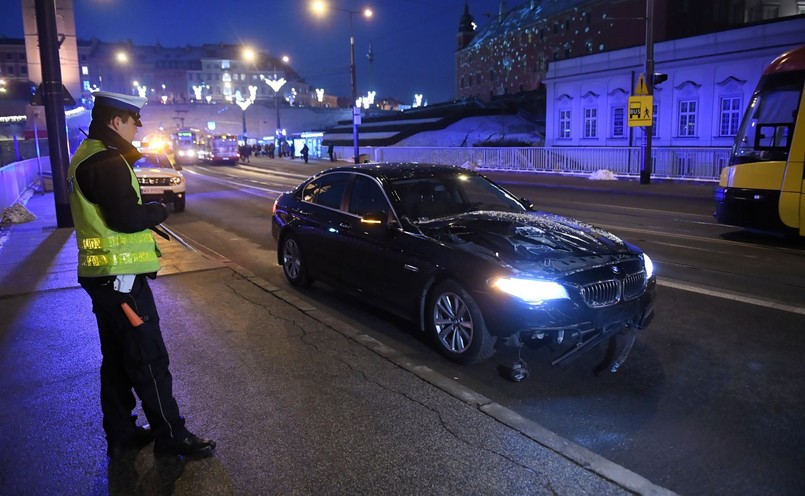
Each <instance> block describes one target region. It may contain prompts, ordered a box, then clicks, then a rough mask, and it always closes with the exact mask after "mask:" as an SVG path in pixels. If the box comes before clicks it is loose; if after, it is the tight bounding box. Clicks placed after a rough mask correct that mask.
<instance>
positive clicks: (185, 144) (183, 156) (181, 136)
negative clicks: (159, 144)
mask: <svg viewBox="0 0 805 496" xmlns="http://www.w3.org/2000/svg"><path fill="white" fill-rule="evenodd" d="M199 134H200V132H199V130H198V129H193V128H190V127H183V128H180V129H177V130H176V132H175V133H173V135H171V138H172V141H173V161H174V162H176V163H177V164H181V165H188V164H195V163H196V156H197V153H198V149H197V147H198V137H199Z"/></svg>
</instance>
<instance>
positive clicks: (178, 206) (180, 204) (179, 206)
mask: <svg viewBox="0 0 805 496" xmlns="http://www.w3.org/2000/svg"><path fill="white" fill-rule="evenodd" d="M184 202H185V199H184V197H181V198H177V199H176V200H174V201H173V211H174V212H184Z"/></svg>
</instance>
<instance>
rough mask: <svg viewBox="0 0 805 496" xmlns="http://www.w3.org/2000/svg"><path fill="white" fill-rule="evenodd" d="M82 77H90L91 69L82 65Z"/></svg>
mask: <svg viewBox="0 0 805 496" xmlns="http://www.w3.org/2000/svg"><path fill="white" fill-rule="evenodd" d="M81 75H82V76H89V67H87V66H85V65H82V66H81Z"/></svg>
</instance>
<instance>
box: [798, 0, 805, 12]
mask: <svg viewBox="0 0 805 496" xmlns="http://www.w3.org/2000/svg"><path fill="white" fill-rule="evenodd" d="M800 14H805V1H797V15H800Z"/></svg>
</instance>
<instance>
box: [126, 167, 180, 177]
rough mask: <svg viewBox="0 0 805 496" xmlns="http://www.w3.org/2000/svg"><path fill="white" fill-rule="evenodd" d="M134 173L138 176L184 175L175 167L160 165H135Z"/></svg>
mask: <svg viewBox="0 0 805 496" xmlns="http://www.w3.org/2000/svg"><path fill="white" fill-rule="evenodd" d="M134 175H135V176H137V177H143V178H146V177H149V178H150V177H182V173H181V172H179V171H177V170H175V169H168V168H159V167H134Z"/></svg>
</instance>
